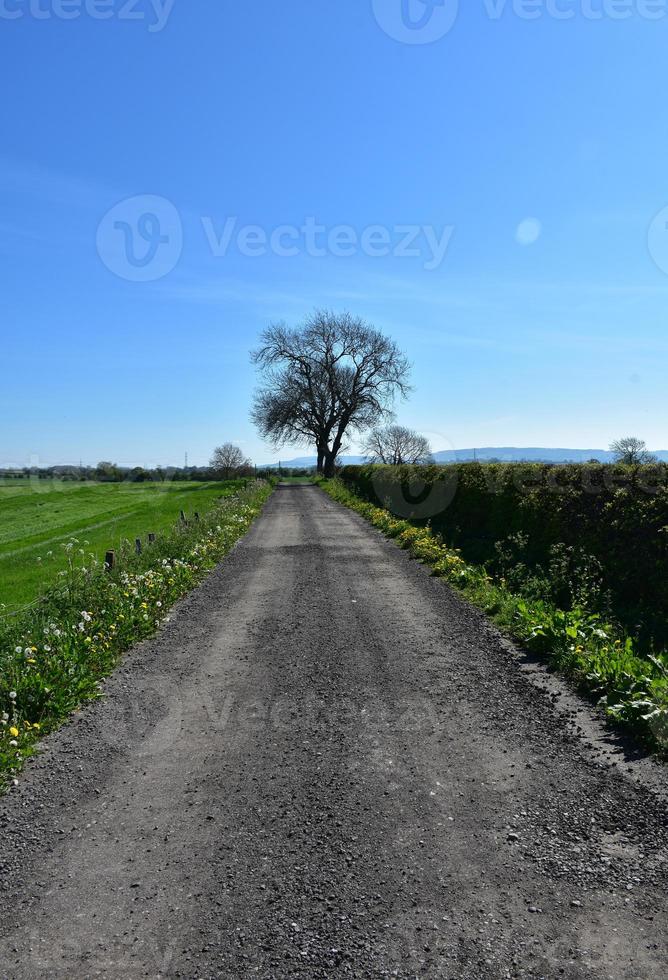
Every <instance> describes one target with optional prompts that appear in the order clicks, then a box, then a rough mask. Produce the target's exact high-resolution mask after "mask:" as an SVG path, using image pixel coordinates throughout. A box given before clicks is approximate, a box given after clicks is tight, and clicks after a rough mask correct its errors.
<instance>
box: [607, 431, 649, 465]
mask: <svg viewBox="0 0 668 980" xmlns="http://www.w3.org/2000/svg"><path fill="white" fill-rule="evenodd" d="M610 452H611V453H614V454H615V462H616V463H626V465H627V466H644V465H645V464H647V463H655V462H656V456H653V455H652V453H651V452H650V451H649V450H648V448H647V445H646V444H645V442H644V440H642V439H637V438H636V437H635V436H626V437H625V438H624V439H616V440H615V442H613V443H611V444H610Z"/></svg>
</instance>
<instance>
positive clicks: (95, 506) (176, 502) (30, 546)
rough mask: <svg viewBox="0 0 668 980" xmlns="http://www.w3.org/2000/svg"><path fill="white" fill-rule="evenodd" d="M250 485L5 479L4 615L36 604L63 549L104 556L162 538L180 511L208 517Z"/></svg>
mask: <svg viewBox="0 0 668 980" xmlns="http://www.w3.org/2000/svg"><path fill="white" fill-rule="evenodd" d="M244 486H245V481H243V480H227V481H220V482H218V481H216V482H212V483H185V482H183V483H181V482H171V483H170V482H165V483H74V482H66V481H63V480H38V481H28V480H26V481H14V485H8V484H7V482H5V483H4V484H3V482H2V481H0V616H2V614H3V613H5V612H14V611H15V610H17V609H18V608H20V607H22V606H24V605H26V604H28V603H30V602H31V601H32V600H33V599H34V598H35V596H37V595H39V593H40V592H41V591H42V590H43V588H44V585H45V583H48V584H51V583H55V582H57V581H58V572H60V571H61V570H62V569H64V568H65V567H66V564H67V563H66V560H65V554H64V552H63V549H62V548H61V544H62V543H65V542H67V541H68V540H69V539H70V538H72V537H75V538H79V539H80V540H83V539H86V541H88V544H87V546H86V550H87V551H89V552H93V553H94V554H95V555H96V556H97V558H98V559H101V558H103V557H104V554H105V552H106V551H107V550H108V549H110V548H113V549H117V548H119V547H120V546H121V542H122V541H123V540H130V541H134V540H135V538H145V537H146V535H147V534H148V533H149V532H153V533H156V534H162V533H163V532H166V531H169V530H170V528H171V527H172V526H173V524H174V523H175V521H177V520H178V517H179V511H181V510H183V511H185V512H186V513H187V514H192V513H193V512H194V511H198V512H199V513H204V511H206V510H208V509H209V508H210V507H211V506H213V504H214V503H215V501H216V500H217V499H218V498H219V497H222V496H231V495H232V494H234V493H236V492H237V491H238V490H240V489H242V488H243V487H244Z"/></svg>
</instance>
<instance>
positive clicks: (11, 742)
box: [9, 738, 19, 748]
mask: <svg viewBox="0 0 668 980" xmlns="http://www.w3.org/2000/svg"><path fill="white" fill-rule="evenodd" d="M9 744H10V745H13V746H14V748H16V747H17V746H18V744H19V743H18V742H17V741H16V739H15V738H12V739H10V740H9Z"/></svg>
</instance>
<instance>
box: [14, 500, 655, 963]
mask: <svg viewBox="0 0 668 980" xmlns="http://www.w3.org/2000/svg"><path fill="white" fill-rule="evenodd" d="M106 695H107V696H106V698H105V699H104V700H103V701H100V702H98V703H96V704H95V705H92V706H89V707H88V708H86V709H85V710H84V711H82V712H81V713H80V714H78V715H77V717H76V719H75V720H74V721H73V722H72V723H71V724H69V725H67V726H65V727H64V728H63V729H62V730H61V731H60V732H58V733H56V734H55V735H53V736H51V737H50V738H49V739H48V740H47V747H46V751H45V752H44V753H43V754H42V755H41V756H40V758H39V759H37V760H36V761H34V762H32V763H31V764H30V765H29V767H28V769H27V772H26V773H25V775H24V776H23V777H22V779H21V782H20V785H19V787H18V788H16V789H14V790H12V791H11V793H9V795H8V796H7V797H6V798H5V799H3V800H2V801H0V831H1V843H0V923H1V925H0V933H1V938H0V975H2V976H3V977H8V978H12V980H13V978H36V977H40V978H41V977H45V978H46V977H48V978H67V980H72V978H79V977H118V978H134V977H156V978H157V977H184V978H229V977H244V978H245V977H262V978H269V977H304V978H307V977H308V978H325V977H327V978H329V977H447V978H452V980H460V978H475V980H480V978H483V980H484V978H503V977H513V978H514V977H536V978H538V977H546V978H553V977H564V978H588V980H589V978H615V980H617V978H629V980H631V978H633V980H639V978H641V980H646V978H654V977H657V978H658V977H665V976H666V975H668V960H667V958H666V949H665V939H666V921H667V920H666V903H665V891H663V890H662V884H665V871H666V864H665V859H666V854H667V853H668V852H667V850H666V838H667V836H668V834H667V832H666V819H665V814H666V811H665V804H664V802H663V801H662V796H661V792H660V783H659V782H658V781H657V773H658V767H657V766H656V765H655V764H653V763H651V762H650V763H646V762H645V763H640V764H637V763H634V762H632V761H631V760H630V759H625V757H624V755H623V753H622V750H621V749H619V748H617V747H615V745H614V744H611V743H610V739H609V738H608V737H606V736H605V734H604V733H602V730H601V729H600V727H599V726H598V723H597V722H596V720H595V719H594V718H593V716H592V714H591V712H590V711H589V709H587V708H585V709H582V707H581V706H580V705H579V702H578V701H577V700H576V699H575V698H574V697H572V696H570V695H568V693H565V688H563V687H562V686H561V684H560V682H559V681H557V680H554V679H550V678H549V677H548V676H547V675H546V674H545V673H544V672H543V671H542V669H541V668H538V667H536V666H534V665H531V664H527V663H526V662H525V661H523V659H522V657H521V656H520V655H519V654H518V653H517V652H516V651H514V650H513V649H512V647H511V646H510V645H509V644H508V643H506V642H504V641H502V640H501V638H500V637H499V636H498V634H497V633H496V632H495V630H494V629H493V628H492V627H491V626H489V625H488V624H487V623H486V621H485V620H484V618H483V617H482V616H481V615H480V614H479V613H477V612H476V611H474V610H472V609H470V608H469V607H468V606H467V605H466V604H464V603H463V602H462V601H461V600H460V599H459V598H458V597H456V596H455V595H454V594H453V593H452V592H451V591H450V590H449V588H448V587H447V586H446V585H445V584H444V583H443V582H441V581H439V580H437V579H434V578H432V577H430V576H429V574H428V571H427V570H426V569H425V568H423V567H422V566H421V565H419V564H418V563H416V562H414V561H412V560H411V559H410V558H409V557H408V556H407V555H406V553H404V552H401V551H399V550H398V549H397V548H396V546H395V545H394V544H393V543H392V542H390V541H388V540H386V539H384V538H383V537H382V536H381V535H380V534H378V532H376V531H375V530H373V529H372V528H370V527H369V526H368V525H366V524H365V523H364V522H363V521H362V520H361V519H360V518H359V517H358V516H357V515H355V514H353V513H351V512H350V511H347V510H345V509H343V508H342V507H340V506H339V505H337V504H335V503H334V502H332V501H331V500H330V499H329V498H328V497H326V496H325V494H324V493H322V492H321V491H320V490H319V489H317V488H315V487H298V486H295V487H281V488H279V489H278V490H277V492H276V493H275V494H274V496H273V497H272V499H271V500H270V502H269V504H268V505H267V507H266V509H265V512H264V514H263V515H262V517H261V518H260V519H259V520H258V521H257V523H256V524H255V525H254V527H253V529H252V530H251V532H250V533H249V534H248V535H247V537H246V538H245V539H244V540H243V541H242V542H240V544H239V545H238V546H237V547H236V548H235V550H234V551H233V552H232V554H231V555H230V556H229V557H228V558H227V560H226V561H225V562H224V563H223V565H222V566H221V567H220V568H219V569H217V570H216V571H215V572H214V573H213V574H212V575H211V576H210V578H209V579H208V580H207V581H206V583H205V584H204V585H203V586H202V587H201V588H200V589H198V590H197V591H196V592H195V593H193V594H192V595H191V596H189V597H188V598H187V599H186V600H185V601H183V602H182V603H181V604H180V605H179V606H178V607H177V608H176V609H175V610H174V611H173V615H172V618H171V621H170V622H169V623H168V624H167V625H166V626H165V627H164V628H163V629H162V630H161V632H160V634H159V635H158V636H157V637H155V638H154V639H153V640H151V641H149V642H147V643H143V644H141V645H140V646H138V647H137V648H136V649H135V650H134V651H132V652H131V653H130V654H128V656H127V658H126V659H125V661H124V663H123V665H122V666H121V667H120V668H119V669H118V670H117V672H116V673H115V674H114V676H113V677H112V678H111V679H110V680H109V681H108V682H107V684H106ZM573 719H575V722H576V723H577V725H578V726H579V728H580V729H581V731H579V730H578V729H577V728H576V727H575V725H574V724H571V725H570V727H569V725H568V722H569V720H573Z"/></svg>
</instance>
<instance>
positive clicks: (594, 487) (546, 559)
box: [341, 463, 668, 652]
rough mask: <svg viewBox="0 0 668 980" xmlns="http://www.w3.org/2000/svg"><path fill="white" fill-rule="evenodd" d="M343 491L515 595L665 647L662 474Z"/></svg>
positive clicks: (614, 472) (486, 470)
mask: <svg viewBox="0 0 668 980" xmlns="http://www.w3.org/2000/svg"><path fill="white" fill-rule="evenodd" d="M341 479H342V481H343V482H344V484H345V485H346V486H347V487H348V488H349V489H351V490H353V491H354V492H355V493H357V494H359V495H360V496H361V497H363V498H364V499H365V500H368V501H370V502H371V503H377V504H380V505H381V506H387V507H389V509H390V510H391V511H392V512H393V513H396V514H397V515H399V516H400V517H402V518H405V519H407V520H410V521H412V522H413V523H416V524H418V525H423V526H424V525H426V524H427V522H428V523H429V526H430V527H431V528H432V530H434V531H436V532H437V533H439V534H440V535H441V536H442V538H443V540H444V541H446V542H447V543H448V544H449V545H450V546H451V547H453V548H456V549H458V550H460V551H461V553H462V556H463V557H464V559H465V560H466V561H468V562H471V563H472V564H475V565H480V564H484V565H485V566H486V568H487V569H488V570H489V571H490V572H491V573H492V574H493V575H494V576H495V577H497V578H501V577H503V578H505V579H506V580H507V581H508V582H509V584H511V585H512V586H513V589H514V590H521V591H522V592H524V593H528V594H529V595H530V596H531V597H532V598H536V599H545V600H546V601H548V602H552V603H554V604H555V605H557V606H560V607H570V606H572V605H584V606H586V607H587V608H589V609H591V610H592V611H595V612H598V613H599V614H601V615H602V616H604V617H605V618H608V619H610V618H612V619H614V620H616V621H618V622H619V623H620V624H621V625H622V626H623V627H624V629H625V630H626V631H627V632H629V633H631V634H633V635H634V636H635V637H636V638H637V639H638V641H639V642H640V644H641V645H642V647H643V649H644V650H647V651H650V652H651V650H652V648H653V646H656V647H666V646H668V466H666V465H665V464H660V463H659V464H656V465H651V466H640V467H638V466H636V467H631V466H624V465H614V466H609V465H607V466H606V465H602V464H599V463H592V464H584V465H580V464H569V465H563V466H551V465H543V464H535V463H485V464H480V463H462V464H456V465H452V466H428V467H424V466H420V467H411V466H396V467H392V466H349V467H344V469H343V470H342V471H341Z"/></svg>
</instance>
